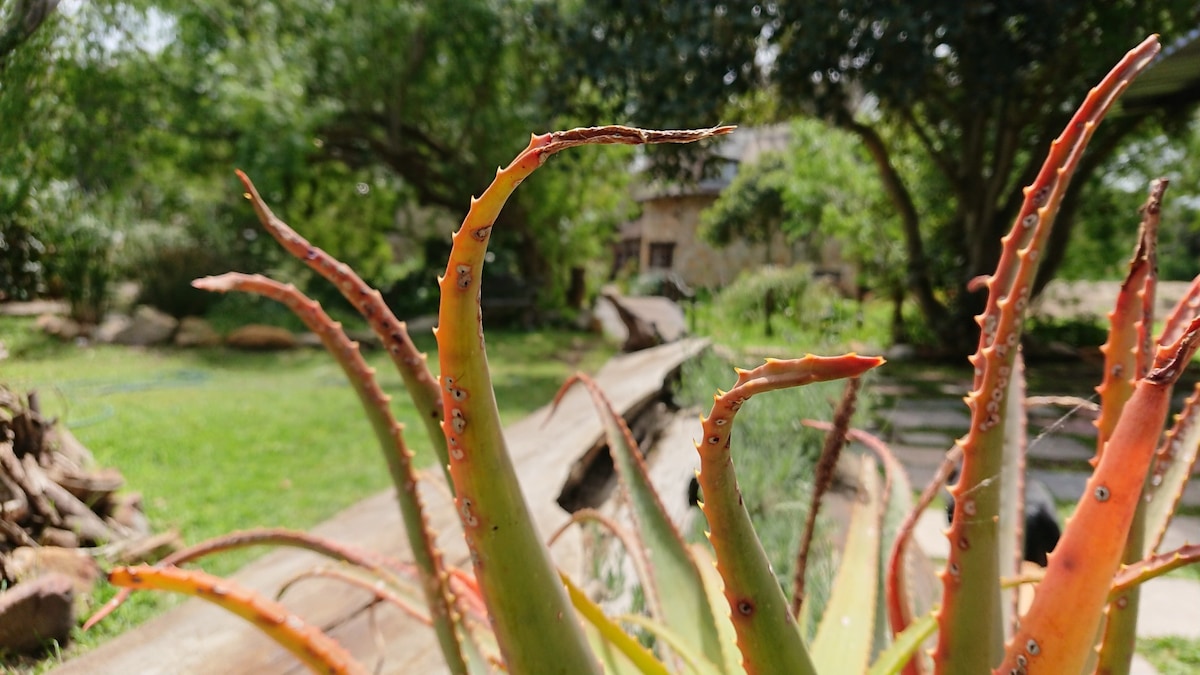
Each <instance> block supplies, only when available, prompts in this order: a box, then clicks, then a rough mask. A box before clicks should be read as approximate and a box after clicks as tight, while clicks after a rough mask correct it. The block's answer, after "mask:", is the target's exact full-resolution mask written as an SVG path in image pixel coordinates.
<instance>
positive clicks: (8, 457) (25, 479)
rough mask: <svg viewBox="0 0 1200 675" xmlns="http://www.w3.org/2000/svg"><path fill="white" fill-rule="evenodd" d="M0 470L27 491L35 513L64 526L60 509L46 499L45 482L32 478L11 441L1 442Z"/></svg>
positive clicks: (50, 521)
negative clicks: (59, 512) (56, 508)
mask: <svg viewBox="0 0 1200 675" xmlns="http://www.w3.org/2000/svg"><path fill="white" fill-rule="evenodd" d="M0 471H3V472H4V473H5V474H7V475H8V477H9V478H11V479H12V481H13V482H14V483H16V484H17V486H18V487H20V488H21V490H22V491H23V492H24V493H25V496H26V498H27V499H29V506H30V508H31V509H32V511H33V513H34V514H35V515H37V516H40V517H42V518H44V519H45V520H46V522H48V523H49V524H51V525H53V526H55V527H60V526H62V518H61V517H59V515H58V511H56V510H55V509H54V505H53V504H51V503H50V501H49V500H48V499H46V495H45V490H44V489H43V484H42V483H41V482H40V481H36V480H31V479H30V477H29V475H28V474H27V473H26V471H25V467H24V466H23V465H22V463H21V460H19V459H17V456H16V454H15V453H14V452H13V444H12V442H11V441H3V442H0ZM46 483H50V481H46ZM50 484H53V483H50Z"/></svg>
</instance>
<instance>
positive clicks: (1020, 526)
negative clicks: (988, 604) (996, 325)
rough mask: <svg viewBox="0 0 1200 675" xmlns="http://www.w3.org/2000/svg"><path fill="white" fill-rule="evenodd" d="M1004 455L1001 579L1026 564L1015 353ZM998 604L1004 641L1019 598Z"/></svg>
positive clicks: (1022, 420) (1021, 413) (1020, 373)
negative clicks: (1002, 624)
mask: <svg viewBox="0 0 1200 675" xmlns="http://www.w3.org/2000/svg"><path fill="white" fill-rule="evenodd" d="M1004 408H1005V412H1004V454H1003V464H1002V465H1001V469H1000V513H999V517H998V519H997V521H996V527H997V530H998V533H997V542H996V556H997V558H996V559H997V565H998V566H999V568H1000V575H1001V576H1013V575H1015V574H1018V573H1019V572H1020V571H1021V563H1022V562H1023V561H1024V560H1025V546H1024V544H1025V452H1026V450H1027V449H1028V444H1027V436H1026V434H1027V431H1026V428H1027V427H1028V416H1027V415H1026V413H1025V360H1024V358H1023V357H1022V356H1021V351H1020V349H1018V350H1017V355H1016V358H1015V359H1014V360H1013V368H1012V375H1011V376H1010V377H1009V378H1008V387H1007V389H1006V391H1005V392H1004ZM1003 600H1004V599H1003V598H1002V602H1001V603H1000V611H1001V613H1002V615H1003V617H1004V638H1005V639H1006V640H1007V639H1008V638H1010V637H1012V632H1013V631H1014V630H1016V626H1017V610H1018V601H1019V594H1018V592H1017V590H1015V589H1014V590H1013V591H1012V592H1011V593H1009V597H1008V598H1007V600H1008V601H1007V602H1003Z"/></svg>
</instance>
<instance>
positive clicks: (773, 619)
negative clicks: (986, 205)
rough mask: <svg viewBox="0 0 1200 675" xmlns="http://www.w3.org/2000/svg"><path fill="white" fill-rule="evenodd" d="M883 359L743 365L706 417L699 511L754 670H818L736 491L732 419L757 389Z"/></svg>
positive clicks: (860, 369)
mask: <svg viewBox="0 0 1200 675" xmlns="http://www.w3.org/2000/svg"><path fill="white" fill-rule="evenodd" d="M881 363H883V359H881V358H878V357H862V356H858V355H855V354H847V355H845V356H836V357H819V356H812V355H809V356H806V357H804V358H801V359H792V360H788V361H780V360H775V359H768V360H767V362H766V363H765V364H763V365H761V366H759V367H758V368H755V369H754V370H748V371H747V370H740V369H739V370H738V371H737V373H738V379H737V383H736V384H735V385H734V387H733V389H731V390H729V391H728V392H726V393H723V394H719V395H718V396H716V397H715V401H714V403H713V407H712V411H711V412H710V413H709V415H708V417H706V418H704V419H703V420H702V422H703V427H704V438H703V439H701V440H700V441H699V442H697V443H696V451H697V452H699V453H700V473H699V474H698V476H697V478H698V480H699V482H700V489H701V491H702V492H703V494H704V503H703V504H701V509H702V510H703V512H704V516H705V518H707V519H708V527H709V541H710V542H712V545H713V551H714V552H715V554H716V559H717V571H718V572H720V574H721V579H722V580H723V581H724V582H725V599H726V601H727V602H728V604H729V608H730V613H729V615H730V617H731V618H732V621H733V626H734V629H735V630H736V632H737V639H738V648H739V649H740V650H741V653H742V663H743V666H744V667H745V669H746V672H747V673H750V674H751V675H757V674H768V673H769V674H774V673H794V674H795V675H805V674H811V673H815V670H814V668H813V664H812V661H811V659H810V658H809V655H808V651H807V650H806V649H805V647H804V643H803V641H802V640H801V638H800V634H799V632H798V631H797V630H796V624H795V619H794V618H793V616H792V613H791V612H790V611H788V600H787V598H786V597H784V595H783V589H781V588H780V586H779V582H778V580H777V579H776V578H775V574H774V572H772V571H771V566H770V563H768V562H767V556H766V553H765V552H764V551H763V548H762V543H761V542H759V540H758V537H757V536H756V535H755V534H754V528H753V526H752V525H751V523H750V515H749V514H748V513H747V512H746V507H745V506H744V505H743V503H742V498H741V494H740V493H739V491H738V486H737V477H736V476H735V475H734V471H733V460H732V458H731V456H730V443H729V440H730V434H731V433H732V430H733V421H734V417H735V415H736V414H737V411H738V409H740V408H741V406H742V404H743V403H745V402H746V400H747V399H749V398H750V397H751V396H753V395H755V394H758V393H762V392H766V391H772V390H775V389H783V388H786V387H795V386H800V385H804V384H809V383H812V382H817V381H824V380H832V379H840V378H844V377H856V376H858V375H861V374H862V373H864V372H866V371H867V370H870V369H871V368H874V367H875V366H878V365H880V364H881Z"/></svg>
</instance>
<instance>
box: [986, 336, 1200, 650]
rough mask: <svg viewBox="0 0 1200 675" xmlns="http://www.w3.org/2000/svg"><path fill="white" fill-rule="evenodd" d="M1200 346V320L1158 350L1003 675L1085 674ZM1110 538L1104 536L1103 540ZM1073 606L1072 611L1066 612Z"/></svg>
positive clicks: (1056, 553)
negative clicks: (1164, 434)
mask: <svg viewBox="0 0 1200 675" xmlns="http://www.w3.org/2000/svg"><path fill="white" fill-rule="evenodd" d="M1197 346H1200V317H1198V318H1196V319H1193V320H1192V323H1191V324H1190V325H1189V327H1188V330H1187V331H1186V332H1185V333H1184V335H1183V337H1182V338H1180V340H1179V341H1178V342H1176V343H1175V344H1174V345H1171V346H1168V347H1163V348H1160V349H1159V350H1158V353H1157V355H1156V356H1155V359H1154V367H1153V368H1152V369H1151V371H1150V373H1149V374H1147V375H1146V377H1144V378H1142V379H1141V380H1138V383H1137V386H1136V387H1135V389H1134V392H1133V396H1132V397H1130V399H1129V401H1128V402H1126V404H1125V410H1124V412H1123V413H1122V414H1121V419H1120V421H1118V422H1117V426H1116V428H1115V429H1113V435H1112V437H1111V438H1110V439H1109V441H1108V445H1107V446H1106V448H1105V450H1104V455H1103V456H1102V457H1101V459H1100V463H1099V465H1097V467H1096V471H1095V473H1094V474H1092V477H1091V478H1090V479H1089V480H1088V484H1087V489H1086V491H1085V492H1084V494H1083V496H1082V497H1081V498H1080V501H1079V505H1078V506H1077V507H1076V509H1075V514H1074V515H1073V516H1072V517H1071V519H1070V521H1069V522H1068V523H1067V527H1066V530H1065V532H1064V533H1063V536H1062V539H1060V540H1059V542H1058V546H1057V547H1056V548H1055V550H1054V552H1053V553H1051V554H1050V556H1049V565H1048V566H1047V568H1046V575H1045V577H1044V578H1043V579H1042V582H1041V583H1040V584H1039V585H1038V592H1037V595H1036V596H1035V598H1034V601H1033V605H1032V606H1031V607H1030V609H1029V612H1028V613H1026V614H1025V616H1024V617H1022V618H1021V627H1020V630H1018V631H1017V633H1016V635H1015V636H1014V638H1013V640H1012V641H1011V642H1010V643H1009V644H1008V647H1007V650H1006V652H1005V657H1004V661H1003V662H1002V664H1001V665H1000V672H1008V671H1009V670H1010V669H1013V668H1018V667H1026V666H1028V667H1029V668H1030V670H1034V667H1035V666H1036V670H1037V672H1047V673H1076V672H1080V670H1082V668H1083V666H1084V663H1085V662H1086V661H1087V658H1088V655H1089V654H1090V653H1091V652H1092V646H1093V643H1094V640H1095V636H1096V630H1097V629H1098V628H1099V626H1098V619H1096V622H1095V623H1093V621H1081V620H1080V617H1100V616H1101V614H1102V612H1101V610H1102V609H1103V607H1104V605H1105V603H1106V601H1107V598H1108V593H1109V589H1110V588H1111V586H1112V580H1113V576H1114V574H1115V573H1116V572H1117V568H1118V566H1119V565H1120V562H1121V556H1122V553H1123V551H1124V549H1125V540H1126V537H1127V535H1128V532H1129V528H1130V525H1131V524H1132V522H1133V517H1134V512H1135V511H1136V509H1137V506H1138V503H1139V502H1141V501H1142V499H1141V497H1142V488H1143V486H1144V484H1145V480H1146V474H1147V473H1148V471H1149V468H1150V462H1151V460H1152V459H1153V453H1154V450H1155V448H1156V447H1157V446H1158V434H1159V430H1160V429H1162V425H1163V422H1164V421H1166V417H1167V410H1168V408H1169V406H1170V403H1171V397H1170V389H1171V386H1172V385H1173V384H1174V383H1175V381H1176V380H1177V379H1178V378H1179V376H1180V375H1181V374H1182V373H1183V370H1184V368H1185V367H1186V365H1187V364H1188V362H1189V361H1190V360H1191V358H1192V356H1194V355H1195V353H1196V348H1197ZM1097 533H1104V536H1097ZM1064 607H1070V609H1071V611H1069V612H1065V611H1063V608H1064Z"/></svg>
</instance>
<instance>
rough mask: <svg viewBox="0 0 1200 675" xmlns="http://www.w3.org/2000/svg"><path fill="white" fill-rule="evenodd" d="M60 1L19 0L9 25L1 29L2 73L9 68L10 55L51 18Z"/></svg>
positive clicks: (0, 69) (0, 71) (0, 55)
mask: <svg viewBox="0 0 1200 675" xmlns="http://www.w3.org/2000/svg"><path fill="white" fill-rule="evenodd" d="M58 1H59V0H17V4H16V7H14V8H13V9H12V14H10V15H9V17H8V23H7V24H6V25H5V26H3V27H2V28H0V73H3V72H4V70H5V68H6V67H7V66H8V57H9V55H10V54H12V53H13V52H14V51H16V49H17V47H20V46H21V44H22V43H24V42H25V41H26V40H28V39H29V38H30V37H31V36H32V35H33V33H34V31H36V30H37V29H38V28H39V27H40V26H41V25H42V24H43V23H45V22H46V19H48V18H50V15H51V14H53V13H54V10H55V9H56V8H57V7H58Z"/></svg>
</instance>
